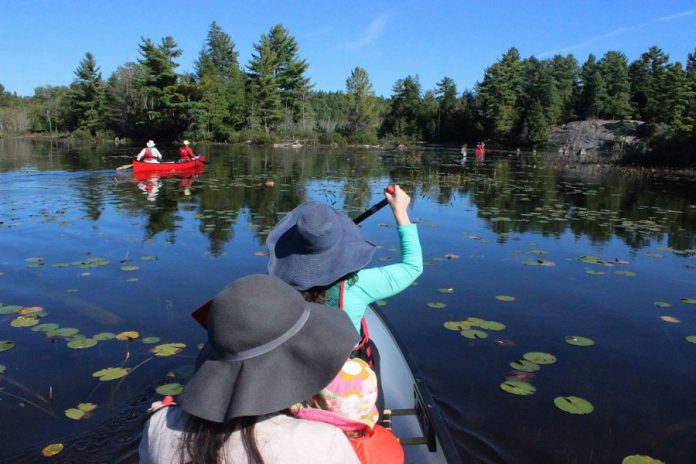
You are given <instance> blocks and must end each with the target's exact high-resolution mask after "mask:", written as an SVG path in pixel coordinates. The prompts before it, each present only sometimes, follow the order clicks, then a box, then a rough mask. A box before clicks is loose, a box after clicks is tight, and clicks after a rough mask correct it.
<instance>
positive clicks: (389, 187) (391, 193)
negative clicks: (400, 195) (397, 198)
mask: <svg viewBox="0 0 696 464" xmlns="http://www.w3.org/2000/svg"><path fill="white" fill-rule="evenodd" d="M384 191H385V192H387V193H388V194H389V195H394V192H396V189H395V188H394V186H393V185H387V187H386V188H385V189H384Z"/></svg>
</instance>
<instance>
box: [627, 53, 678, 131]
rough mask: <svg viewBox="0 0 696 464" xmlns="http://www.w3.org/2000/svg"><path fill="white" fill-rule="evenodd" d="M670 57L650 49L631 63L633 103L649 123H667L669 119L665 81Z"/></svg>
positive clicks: (643, 118) (642, 117) (630, 75)
mask: <svg viewBox="0 0 696 464" xmlns="http://www.w3.org/2000/svg"><path fill="white" fill-rule="evenodd" d="M668 62H669V56H668V55H665V54H664V53H663V52H662V50H661V49H659V48H658V47H650V49H649V50H648V51H647V52H645V53H643V54H642V55H641V56H640V58H639V59H637V60H636V61H634V62H633V63H631V66H630V67H629V77H630V81H631V101H632V103H633V106H634V109H635V112H636V114H637V115H639V116H640V118H641V119H642V120H644V121H648V122H665V121H666V120H667V119H669V114H668V111H669V110H668V109H666V108H665V106H664V100H663V96H664V90H665V89H664V79H665V75H666V72H667V64H668Z"/></svg>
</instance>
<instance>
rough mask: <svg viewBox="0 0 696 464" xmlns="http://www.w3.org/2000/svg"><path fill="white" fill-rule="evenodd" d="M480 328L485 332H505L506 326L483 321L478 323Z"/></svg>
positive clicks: (495, 322)
mask: <svg viewBox="0 0 696 464" xmlns="http://www.w3.org/2000/svg"><path fill="white" fill-rule="evenodd" d="M477 325H478V326H479V327H481V328H482V329H484V330H495V331H498V330H504V329H505V324H503V323H501V322H497V321H481V322H479V323H477Z"/></svg>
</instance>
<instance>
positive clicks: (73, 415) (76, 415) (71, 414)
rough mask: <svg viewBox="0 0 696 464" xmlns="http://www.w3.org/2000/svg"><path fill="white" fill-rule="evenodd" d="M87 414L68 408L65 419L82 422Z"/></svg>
mask: <svg viewBox="0 0 696 464" xmlns="http://www.w3.org/2000/svg"><path fill="white" fill-rule="evenodd" d="M84 415H85V412H84V411H83V410H81V409H77V408H68V409H66V410H65V417H67V418H68V419H73V420H80V419H82V418H83V417H84Z"/></svg>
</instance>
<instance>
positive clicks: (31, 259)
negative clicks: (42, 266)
mask: <svg viewBox="0 0 696 464" xmlns="http://www.w3.org/2000/svg"><path fill="white" fill-rule="evenodd" d="M24 261H26V262H28V263H40V262H41V261H43V258H27V259H25V260H24Z"/></svg>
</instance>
